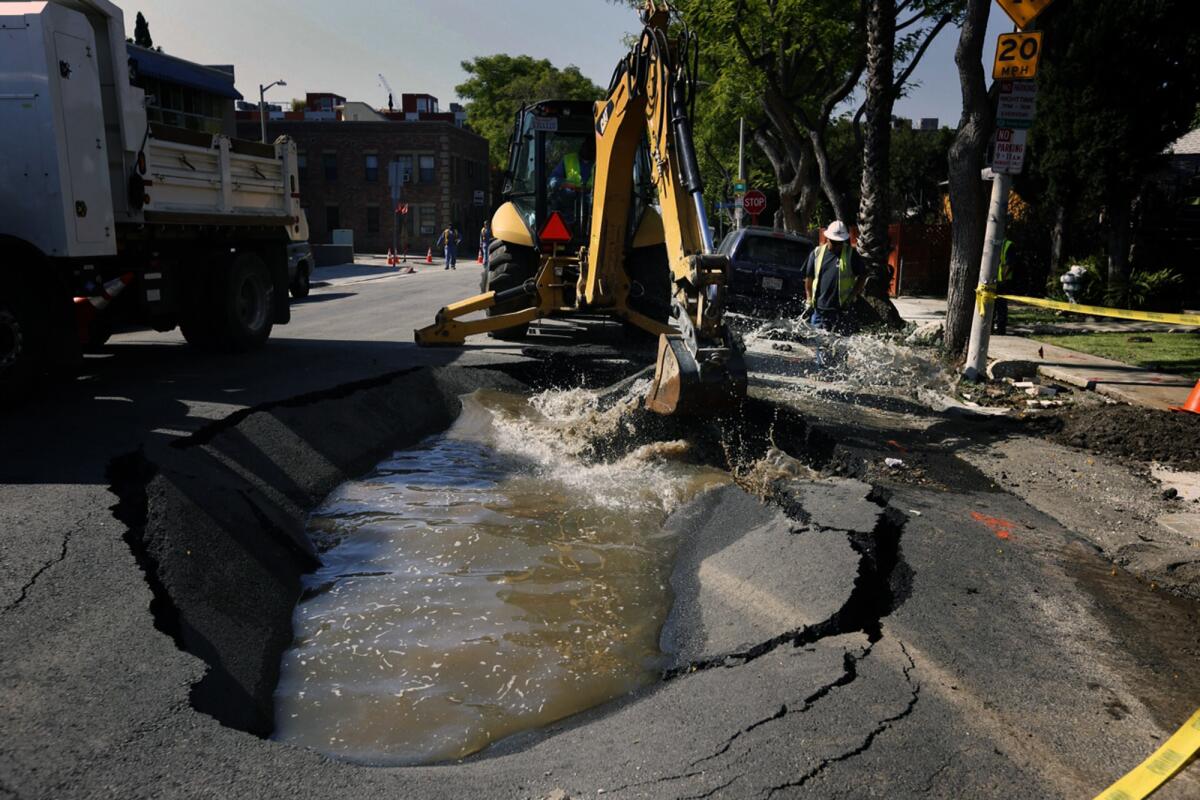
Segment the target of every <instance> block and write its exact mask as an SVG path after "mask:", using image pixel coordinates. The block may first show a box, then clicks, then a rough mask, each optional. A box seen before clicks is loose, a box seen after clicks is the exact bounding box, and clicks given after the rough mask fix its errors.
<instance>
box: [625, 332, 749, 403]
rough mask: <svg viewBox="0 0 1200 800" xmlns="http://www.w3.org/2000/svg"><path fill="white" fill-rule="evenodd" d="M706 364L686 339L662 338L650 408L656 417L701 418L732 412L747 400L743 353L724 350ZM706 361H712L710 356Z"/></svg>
mask: <svg viewBox="0 0 1200 800" xmlns="http://www.w3.org/2000/svg"><path fill="white" fill-rule="evenodd" d="M713 355H716V356H717V357H716V358H711V360H706V361H705V362H704V363H701V361H699V360H697V358H696V356H694V355H692V351H691V350H690V349H688V346H687V344H686V343H685V342H684V340H683V337H682V336H678V335H670V336H668V335H666V334H663V335H661V336H659V337H658V359H657V360H656V361H655V366H654V383H653V385H651V387H650V394H649V395H648V396H647V397H646V408H648V409H650V410H651V411H653V412H654V413H656V414H664V415H668V416H669V415H673V414H681V415H687V416H691V415H698V414H712V413H714V412H720V411H723V410H727V409H730V408H732V407H734V406H736V405H737V404H738V402H739V401H741V400H742V398H744V397H745V396H746V367H745V364H744V362H743V361H742V357H741V355H740V354H739V353H737V352H736V351H733V350H723V351H720V352H719V354H713ZM702 357H703V358H708V357H709V354H708V353H703V351H702Z"/></svg>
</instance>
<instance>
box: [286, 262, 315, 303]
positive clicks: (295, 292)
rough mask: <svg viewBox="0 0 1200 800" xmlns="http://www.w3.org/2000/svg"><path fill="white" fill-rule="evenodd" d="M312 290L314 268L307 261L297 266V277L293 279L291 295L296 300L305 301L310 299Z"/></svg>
mask: <svg viewBox="0 0 1200 800" xmlns="http://www.w3.org/2000/svg"><path fill="white" fill-rule="evenodd" d="M311 289H312V267H310V266H309V265H308V262H307V261H301V262H300V263H299V264H297V265H296V277H295V278H293V279H292V285H291V287H290V291H291V295H292V297H293V298H295V299H296V300H303V299H304V298H305V297H308V293H309V291H310V290H311Z"/></svg>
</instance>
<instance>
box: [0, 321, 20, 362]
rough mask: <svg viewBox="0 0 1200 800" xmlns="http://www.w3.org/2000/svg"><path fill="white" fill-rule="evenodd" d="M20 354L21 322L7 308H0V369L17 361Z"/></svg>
mask: <svg viewBox="0 0 1200 800" xmlns="http://www.w3.org/2000/svg"><path fill="white" fill-rule="evenodd" d="M20 355H21V323H19V322H18V321H17V318H16V317H15V316H13V314H12V313H11V312H10V311H8V309H0V369H7V368H9V367H11V366H12V365H13V364H15V363H17V359H18V358H19V357H20Z"/></svg>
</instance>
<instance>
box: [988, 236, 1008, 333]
mask: <svg viewBox="0 0 1200 800" xmlns="http://www.w3.org/2000/svg"><path fill="white" fill-rule="evenodd" d="M1011 247H1012V240H1011V239H1005V240H1004V244H1002V245H1000V266H999V267H998V268H997V270H996V291H997V292H1004V293H1006V294H1008V293H1011V289H1012V284H1011V283H1009V281H1011V280H1012V277H1013V274H1012V265H1011V264H1010V263H1009V262H1008V251H1009V248H1011ZM992 333H995V334H998V335H1000V336H1004V335H1005V334H1007V333H1008V301H1007V300H1005V299H1004V298H1003V297H997V298H996V305H995V306H994V308H993V313H992Z"/></svg>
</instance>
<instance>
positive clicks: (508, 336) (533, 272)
mask: <svg viewBox="0 0 1200 800" xmlns="http://www.w3.org/2000/svg"><path fill="white" fill-rule="evenodd" d="M537 270H538V257H537V253H536V252H535V251H534V249H533V248H532V247H523V246H521V245H517V244H512V243H510V242H503V241H500V240H499V239H497V240H495V241H493V242H492V244H491V246H490V247H489V248H488V268H487V269H486V270H484V273H483V279H482V281H481V288H482V289H483V291H485V292H489V291H496V292H503V291H505V290H507V289H515V288H516V287H518V286H524V285H525V283H526V282H527V281H530V280H533V279H534V278H536V277H537ZM534 302H535V297H534V296H533V295H529V296H528V297H522V298H518V299H516V300H510V301H508V302H506V303H501V304H499V305H497V306H493V307H492V308H489V309H488V310H487V315H488V316H489V317H495V316H498V315H500V314H511V313H512V312H514V311H520V310H521V309H523V308H529V307H531V306H532V305H533V304H534ZM528 334H529V325H528V324H525V325H518V326H516V327H515V328H507V329H505V330H502V331H493V332H491V333H489V334H488V335H489V336H491V337H492V338H493V339H501V340H512V341H516V340H519V339H524V338H525V337H526V336H527V335H528Z"/></svg>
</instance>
